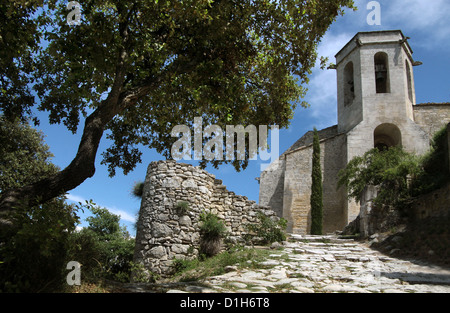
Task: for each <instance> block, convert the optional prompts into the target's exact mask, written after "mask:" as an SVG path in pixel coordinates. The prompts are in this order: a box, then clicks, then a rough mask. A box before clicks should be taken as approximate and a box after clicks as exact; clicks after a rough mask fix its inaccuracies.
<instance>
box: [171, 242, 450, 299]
mask: <svg viewBox="0 0 450 313" xmlns="http://www.w3.org/2000/svg"><path fill="white" fill-rule="evenodd" d="M261 266H262V268H259V269H238V268H237V267H233V266H229V267H227V268H226V271H227V273H225V274H223V275H219V276H214V277H208V278H207V279H205V280H204V281H202V282H201V286H200V285H198V284H197V285H191V284H186V285H183V286H182V287H179V286H177V287H176V288H173V289H170V290H169V291H168V292H203V293H207V292H239V293H248V292H259V293H261V292H263V293H264V292H291V293H334V292H343V293H429V292H430V293H449V292H450V270H448V269H444V268H441V267H438V266H431V265H424V264H422V265H420V264H417V262H414V263H413V262H410V261H405V260H401V259H396V258H391V257H389V256H386V255H383V254H381V253H380V252H378V251H375V250H372V249H370V248H369V247H367V246H366V245H365V244H363V243H360V242H355V241H353V240H349V239H338V238H337V237H336V236H299V235H292V236H291V237H290V241H289V242H285V243H284V244H283V245H281V247H280V248H278V249H275V250H273V253H272V254H271V255H270V256H269V258H268V259H267V260H266V261H264V262H262V263H261Z"/></svg>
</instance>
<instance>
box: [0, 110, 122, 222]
mask: <svg viewBox="0 0 450 313" xmlns="http://www.w3.org/2000/svg"><path fill="white" fill-rule="evenodd" d="M105 113H106V112H105V108H98V109H97V110H96V111H94V112H93V113H92V114H91V115H90V116H88V117H87V118H86V122H85V125H84V130H83V135H82V137H81V141H80V145H79V147H78V151H77V154H76V156H75V158H74V159H73V160H72V162H71V163H70V164H69V165H68V166H67V167H66V168H65V169H64V170H62V171H60V172H58V173H56V174H54V175H52V176H50V177H48V178H45V179H42V180H40V181H38V182H35V183H33V184H30V185H28V186H24V187H21V188H17V189H13V190H7V191H5V192H4V193H3V196H2V198H1V199H0V224H5V223H6V224H8V220H7V219H6V215H7V214H8V213H9V212H11V211H13V210H14V209H16V208H17V207H18V206H21V205H26V206H30V207H31V206H34V205H37V204H40V203H44V202H46V201H48V200H50V199H52V198H54V197H57V196H59V195H61V194H64V193H65V192H67V191H69V190H72V189H74V188H75V187H77V186H78V185H80V184H81V183H82V182H84V181H85V180H86V179H87V178H89V177H92V176H93V175H94V173H95V156H96V154H97V149H98V146H99V143H100V139H101V138H102V135H103V131H104V128H105V125H106V123H107V122H108V121H109V120H110V119H111V118H112V117H113V116H114V115H112V114H114V113H113V112H111V113H110V114H105ZM111 115H112V116H111ZM0 226H1V225H0Z"/></svg>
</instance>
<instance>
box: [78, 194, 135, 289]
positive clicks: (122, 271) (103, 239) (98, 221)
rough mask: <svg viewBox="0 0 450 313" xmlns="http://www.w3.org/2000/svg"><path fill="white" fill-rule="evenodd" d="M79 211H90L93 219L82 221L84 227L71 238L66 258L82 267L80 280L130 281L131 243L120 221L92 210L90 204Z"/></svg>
mask: <svg viewBox="0 0 450 313" xmlns="http://www.w3.org/2000/svg"><path fill="white" fill-rule="evenodd" d="M81 207H85V208H87V209H88V210H90V211H91V212H92V213H93V216H90V217H88V218H86V220H87V221H88V222H89V225H88V227H86V228H83V229H82V230H81V231H79V232H77V233H74V234H73V235H72V236H71V238H70V240H71V250H70V258H72V260H75V261H77V262H80V263H81V264H83V267H82V271H83V277H85V278H86V279H87V280H95V279H99V278H108V279H113V280H118V281H122V282H128V281H130V278H131V273H132V267H133V263H132V261H133V254H134V246H135V241H134V239H133V238H131V237H130V235H129V233H128V231H127V230H126V228H125V227H121V226H120V224H119V220H120V217H119V216H118V215H115V214H112V213H111V212H109V211H108V210H107V209H105V208H101V207H98V206H96V205H95V204H94V203H93V202H92V200H91V201H89V202H88V201H86V204H84V205H82V206H80V208H81Z"/></svg>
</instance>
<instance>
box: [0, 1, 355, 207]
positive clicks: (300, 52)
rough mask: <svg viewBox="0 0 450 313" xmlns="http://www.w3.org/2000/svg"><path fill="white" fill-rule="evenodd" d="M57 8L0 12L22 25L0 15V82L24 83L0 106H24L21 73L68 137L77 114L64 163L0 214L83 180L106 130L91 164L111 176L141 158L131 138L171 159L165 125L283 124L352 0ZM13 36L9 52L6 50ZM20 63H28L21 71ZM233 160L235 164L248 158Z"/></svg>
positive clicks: (6, 197)
mask: <svg viewBox="0 0 450 313" xmlns="http://www.w3.org/2000/svg"><path fill="white" fill-rule="evenodd" d="M43 3H44V4H45V6H44V7H43V9H42V8H41V7H38V5H40V6H42V4H43ZM66 4H67V2H66V1H59V0H48V1H43V0H41V1H38V0H35V1H24V0H12V1H7V2H6V3H5V2H4V3H3V4H2V6H1V7H0V8H1V10H2V12H3V14H7V16H8V17H11V18H13V19H14V22H13V23H14V24H13V25H18V26H21V25H25V26H24V27H25V28H26V29H27V31H28V32H30V34H28V35H27V34H26V32H21V33H20V36H19V37H16V36H15V31H16V30H15V29H14V28H13V27H11V26H10V25H8V24H9V23H10V18H6V19H5V18H3V19H0V21H1V22H0V23H1V25H0V29H1V30H2V32H3V33H2V37H1V40H0V44H1V46H0V50H1V51H2V53H4V54H5V60H11V62H13V64H15V65H17V66H13V67H14V68H15V71H17V73H18V74H17V75H16V76H18V78H17V79H15V78H14V77H13V76H14V75H13V74H11V73H9V72H8V73H3V72H2V74H4V76H3V77H8V76H9V77H13V78H12V79H10V82H9V83H10V84H14V85H16V86H17V88H18V89H19V90H21V91H22V90H24V93H23V94H22V93H20V92H18V93H17V95H16V96H12V97H9V98H8V101H9V102H8V101H2V102H1V103H0V105H1V110H2V111H4V112H5V114H6V113H8V114H11V115H21V116H23V115H24V114H27V113H28V111H27V109H28V108H30V106H31V102H30V101H29V100H30V99H28V98H27V96H28V95H29V93H28V91H27V88H28V86H27V85H25V84H24V82H25V81H26V78H30V79H29V81H31V82H33V83H34V85H33V88H34V90H35V91H36V93H37V95H38V97H39V99H40V102H39V105H38V109H39V110H41V111H47V112H48V113H49V120H50V122H51V123H63V124H64V125H65V126H66V127H67V128H68V129H69V130H71V131H72V132H75V131H77V129H78V126H79V123H80V120H81V117H83V118H85V120H84V127H83V130H82V136H81V140H80V144H79V148H78V151H77V154H76V155H75V157H74V159H73V161H72V162H71V163H70V164H69V165H68V166H67V167H66V168H65V169H63V170H62V171H59V172H58V173H55V174H54V175H52V176H51V177H47V178H45V179H43V180H40V181H38V182H35V183H32V184H30V185H27V186H24V187H20V188H15V189H13V190H9V191H8V192H5V193H4V194H3V197H2V198H1V199H0V210H3V211H7V210H11V209H12V208H13V207H14V205H15V204H16V203H17V202H18V201H19V199H23V200H26V201H28V202H29V203H30V204H35V203H42V202H45V201H47V200H49V199H51V198H53V197H55V196H56V195H58V194H61V193H62V192H63V191H64V192H67V191H69V190H71V189H73V188H75V187H76V186H78V185H80V184H81V183H82V182H83V181H84V180H85V179H87V178H89V177H92V176H93V175H94V172H95V166H94V165H95V158H96V155H97V149H98V146H99V142H100V140H101V138H102V137H103V134H104V133H105V132H106V134H107V135H106V136H107V138H109V139H111V140H112V141H113V144H112V146H111V147H109V148H108V149H107V150H106V152H104V153H103V161H102V163H103V164H107V165H108V169H109V172H110V175H114V174H115V169H116V168H121V169H122V170H123V171H124V173H125V174H126V173H128V172H129V171H131V170H132V169H133V168H134V167H135V165H136V164H137V163H138V162H140V157H141V152H140V151H139V149H138V148H137V146H138V145H143V146H147V147H150V148H156V150H157V151H158V152H159V153H162V154H163V155H164V156H166V157H168V158H170V148H171V146H172V144H173V143H174V142H175V140H176V138H172V137H171V135H170V133H171V129H172V128H173V126H174V125H177V124H186V125H188V126H192V123H193V118H194V117H195V116H202V117H203V119H204V122H205V123H211V124H217V125H219V126H220V127H222V129H225V125H230V124H231V125H239V124H242V125H244V126H246V125H249V124H254V125H269V124H277V125H279V126H280V127H281V128H283V127H287V126H288V124H289V120H290V118H292V115H293V109H294V108H295V106H296V105H298V104H300V105H302V106H306V105H307V104H306V103H305V102H303V101H300V100H299V99H301V98H302V97H303V96H304V95H305V92H306V89H305V88H304V87H303V85H304V84H306V83H307V82H308V74H310V73H311V68H312V67H313V66H314V64H315V61H316V58H317V52H316V50H317V45H318V43H319V42H320V39H321V37H322V36H323V35H324V33H325V32H326V30H327V29H328V27H329V26H330V24H331V23H332V22H333V21H334V20H335V18H336V17H337V16H338V15H339V14H342V13H343V8H344V7H353V1H352V0H334V1H329V0H314V1H311V0H289V1H279V0H257V1H254V0H243V1H230V0H222V1H213V0H195V1H193V0H188V1H178V0H165V1H143V0H141V1H139V0H132V1H122V0H101V1H100V0H85V1H83V3H82V12H81V15H82V19H81V24H80V25H78V26H69V25H67V22H66V19H67V15H68V13H69V11H68V10H67V8H66ZM5 12H6V13H5ZM8 14H9V15H8ZM20 30H22V28H20ZM43 40H45V41H46V42H45V43H44V42H43ZM15 41H17V43H14V45H13V47H18V48H20V49H16V50H14V49H10V48H9V47H10V43H12V42H15ZM38 42H39V43H40V44H39V45H36V43H38ZM47 43H48V44H47ZM4 47H8V49H6V50H5V51H3V48H4ZM33 57H35V58H33ZM22 58H23V60H25V59H26V60H33V63H32V64H31V65H30V66H28V67H27V66H25V65H24V66H21V65H22V63H21V61H22ZM2 60H3V58H2ZM322 61H323V60H322ZM322 63H323V65H324V63H325V62H322ZM9 74H11V75H9ZM2 88H3V89H2V90H6V89H5V88H4V87H2ZM11 108H17V109H11ZM222 162H224V161H219V160H214V161H213V165H214V166H218V165H219V164H220V163H222ZM232 162H233V164H234V166H235V167H236V169H240V168H245V167H246V165H247V161H246V160H244V161H239V160H234V161H232ZM202 165H203V166H205V165H206V161H204V162H202Z"/></svg>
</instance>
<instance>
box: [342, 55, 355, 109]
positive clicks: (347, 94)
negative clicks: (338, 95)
mask: <svg viewBox="0 0 450 313" xmlns="http://www.w3.org/2000/svg"><path fill="white" fill-rule="evenodd" d="M353 99H355V79H354V76H353V62H348V64H347V65H346V66H345V68H344V105H345V106H347V105H351V104H352V103H353Z"/></svg>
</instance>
